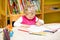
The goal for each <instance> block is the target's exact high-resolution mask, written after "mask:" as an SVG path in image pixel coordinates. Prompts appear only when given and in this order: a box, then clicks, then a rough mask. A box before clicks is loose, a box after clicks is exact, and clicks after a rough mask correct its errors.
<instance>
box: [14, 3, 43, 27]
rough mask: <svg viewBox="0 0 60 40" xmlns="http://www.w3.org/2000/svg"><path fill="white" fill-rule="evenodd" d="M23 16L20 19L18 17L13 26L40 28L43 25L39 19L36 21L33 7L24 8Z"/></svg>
mask: <svg viewBox="0 0 60 40" xmlns="http://www.w3.org/2000/svg"><path fill="white" fill-rule="evenodd" d="M24 14H25V15H23V16H22V17H20V18H19V19H18V20H17V21H16V22H15V23H14V26H16V27H18V26H21V27H30V25H37V26H40V25H42V24H44V21H43V20H41V19H38V18H37V17H36V16H35V14H36V11H35V8H34V5H32V4H31V5H29V6H26V7H25V8H24Z"/></svg>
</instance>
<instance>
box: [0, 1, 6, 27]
mask: <svg viewBox="0 0 60 40" xmlns="http://www.w3.org/2000/svg"><path fill="white" fill-rule="evenodd" d="M6 26H7V0H0V28H3V27H6Z"/></svg>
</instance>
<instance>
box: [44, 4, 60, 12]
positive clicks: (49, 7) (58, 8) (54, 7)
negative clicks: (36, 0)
mask: <svg viewBox="0 0 60 40" xmlns="http://www.w3.org/2000/svg"><path fill="white" fill-rule="evenodd" d="M59 11H60V4H52V5H45V6H44V13H50V12H59Z"/></svg>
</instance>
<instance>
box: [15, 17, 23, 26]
mask: <svg viewBox="0 0 60 40" xmlns="http://www.w3.org/2000/svg"><path fill="white" fill-rule="evenodd" d="M21 22H22V17H20V18H19V19H18V20H16V21H15V23H14V26H15V27H19V26H21Z"/></svg>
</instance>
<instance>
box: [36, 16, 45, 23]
mask: <svg viewBox="0 0 60 40" xmlns="http://www.w3.org/2000/svg"><path fill="white" fill-rule="evenodd" d="M37 21H39V22H40V23H41V24H44V21H43V20H41V19H39V18H37V17H36V22H37Z"/></svg>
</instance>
